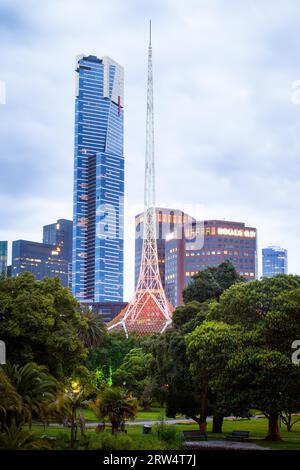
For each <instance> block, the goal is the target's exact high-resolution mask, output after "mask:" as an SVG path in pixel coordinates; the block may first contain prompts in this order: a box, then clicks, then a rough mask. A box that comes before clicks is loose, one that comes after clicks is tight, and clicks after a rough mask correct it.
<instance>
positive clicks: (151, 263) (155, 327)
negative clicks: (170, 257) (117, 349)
mask: <svg viewBox="0 0 300 470" xmlns="http://www.w3.org/2000/svg"><path fill="white" fill-rule="evenodd" d="M149 33H150V34H149V47H148V82H147V119H146V154H145V192H144V224H143V226H144V233H143V252H142V258H141V268H140V275H139V280H138V283H137V287H136V291H135V294H134V296H133V299H132V301H131V302H130V303H129V305H128V306H127V307H126V308H125V309H124V310H122V312H120V314H119V315H118V316H117V317H116V318H114V319H113V320H112V321H111V322H110V323H109V324H108V330H109V331H110V330H112V329H120V328H123V329H124V330H125V333H126V335H128V334H130V333H133V332H135V333H140V334H149V333H160V332H163V331H164V330H165V329H166V328H167V327H168V326H169V325H170V324H171V322H172V312H173V310H174V309H173V307H172V305H171V304H170V302H169V301H168V300H167V298H166V295H165V291H164V288H163V285H162V282H161V278H160V273H159V267H158V256H157V245H156V210H155V160H154V110H153V69H152V32H151V20H150V31H149Z"/></svg>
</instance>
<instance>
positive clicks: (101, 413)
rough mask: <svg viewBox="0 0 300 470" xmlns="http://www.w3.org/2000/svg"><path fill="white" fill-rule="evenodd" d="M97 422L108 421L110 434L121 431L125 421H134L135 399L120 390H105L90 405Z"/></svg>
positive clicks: (135, 411) (136, 405)
mask: <svg viewBox="0 0 300 470" xmlns="http://www.w3.org/2000/svg"><path fill="white" fill-rule="evenodd" d="M90 408H91V409H92V410H93V412H94V413H95V415H96V416H97V418H98V419H99V421H105V419H106V418H108V419H109V421H110V423H111V432H112V434H116V433H117V432H120V431H121V425H122V424H124V422H125V420H126V419H134V418H135V416H136V413H137V410H138V404H137V400H136V398H134V397H133V396H132V395H131V394H128V393H127V392H126V391H125V390H123V389H121V388H117V387H116V388H107V389H106V390H104V392H103V393H102V394H101V396H100V397H99V398H98V399H97V400H96V401H95V402H94V403H91V404H90Z"/></svg>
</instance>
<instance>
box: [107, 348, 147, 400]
mask: <svg viewBox="0 0 300 470" xmlns="http://www.w3.org/2000/svg"><path fill="white" fill-rule="evenodd" d="M151 361H152V354H150V353H145V352H144V351H143V349H142V348H134V349H131V350H130V351H129V353H127V354H126V356H125V358H124V360H123V362H122V364H121V365H120V367H119V368H118V369H117V370H116V371H115V373H114V375H113V383H114V385H116V386H121V387H122V386H124V387H125V388H126V389H127V390H128V391H130V392H132V393H133V394H134V396H136V397H137V398H138V399H141V397H142V394H143V391H144V389H145V387H146V385H149V383H150V378H149V368H150V363H151Z"/></svg>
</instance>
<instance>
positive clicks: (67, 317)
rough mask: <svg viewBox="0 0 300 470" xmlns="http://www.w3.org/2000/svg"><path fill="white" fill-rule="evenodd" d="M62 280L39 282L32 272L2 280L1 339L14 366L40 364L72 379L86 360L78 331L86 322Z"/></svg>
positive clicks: (0, 302) (0, 307) (0, 296)
mask: <svg viewBox="0 0 300 470" xmlns="http://www.w3.org/2000/svg"><path fill="white" fill-rule="evenodd" d="M76 310H77V302H76V300H75V299H74V298H73V297H72V295H71V294H70V292H69V291H68V289H66V288H64V287H62V286H61V285H60V283H59V280H58V279H44V280H43V281H39V282H37V281H36V280H35V278H34V276H33V275H32V274H30V273H23V274H21V275H20V276H17V277H15V278H5V279H0V338H1V339H2V340H3V341H5V343H6V347H7V357H8V360H9V361H10V362H11V363H15V364H19V365H24V364H26V363H27V362H36V363H38V364H43V365H46V366H48V368H49V371H50V372H51V373H52V374H53V375H54V376H56V377H58V378H59V377H65V376H68V375H69V374H70V373H71V372H72V370H73V369H74V368H75V367H76V366H77V365H79V364H81V363H82V362H83V361H84V360H85V357H86V349H85V347H84V344H83V342H82V341H81V340H80V339H79V338H78V332H79V330H80V329H82V328H84V327H85V325H86V320H85V319H84V318H82V317H81V315H80V314H79V313H78V312H77V311H76Z"/></svg>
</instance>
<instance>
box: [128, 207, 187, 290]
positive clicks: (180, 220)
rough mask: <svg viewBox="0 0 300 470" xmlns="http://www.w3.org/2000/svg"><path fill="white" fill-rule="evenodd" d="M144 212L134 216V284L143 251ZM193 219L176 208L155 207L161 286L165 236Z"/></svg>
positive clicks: (163, 269)
mask: <svg viewBox="0 0 300 470" xmlns="http://www.w3.org/2000/svg"><path fill="white" fill-rule="evenodd" d="M143 220H144V213H142V214H138V215H136V216H135V286H136V285H137V282H138V278H139V274H140V268H141V257H142V252H143V230H144V223H143ZM192 221H194V219H193V218H192V217H190V216H189V215H188V214H185V213H184V212H182V211H180V210H177V209H166V208H161V207H157V208H156V244H157V255H158V266H159V273H160V277H161V282H162V285H163V287H165V245H166V237H167V236H168V235H169V234H170V233H173V232H174V230H176V229H177V228H178V227H181V226H182V225H183V224H185V225H186V224H188V223H192Z"/></svg>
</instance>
